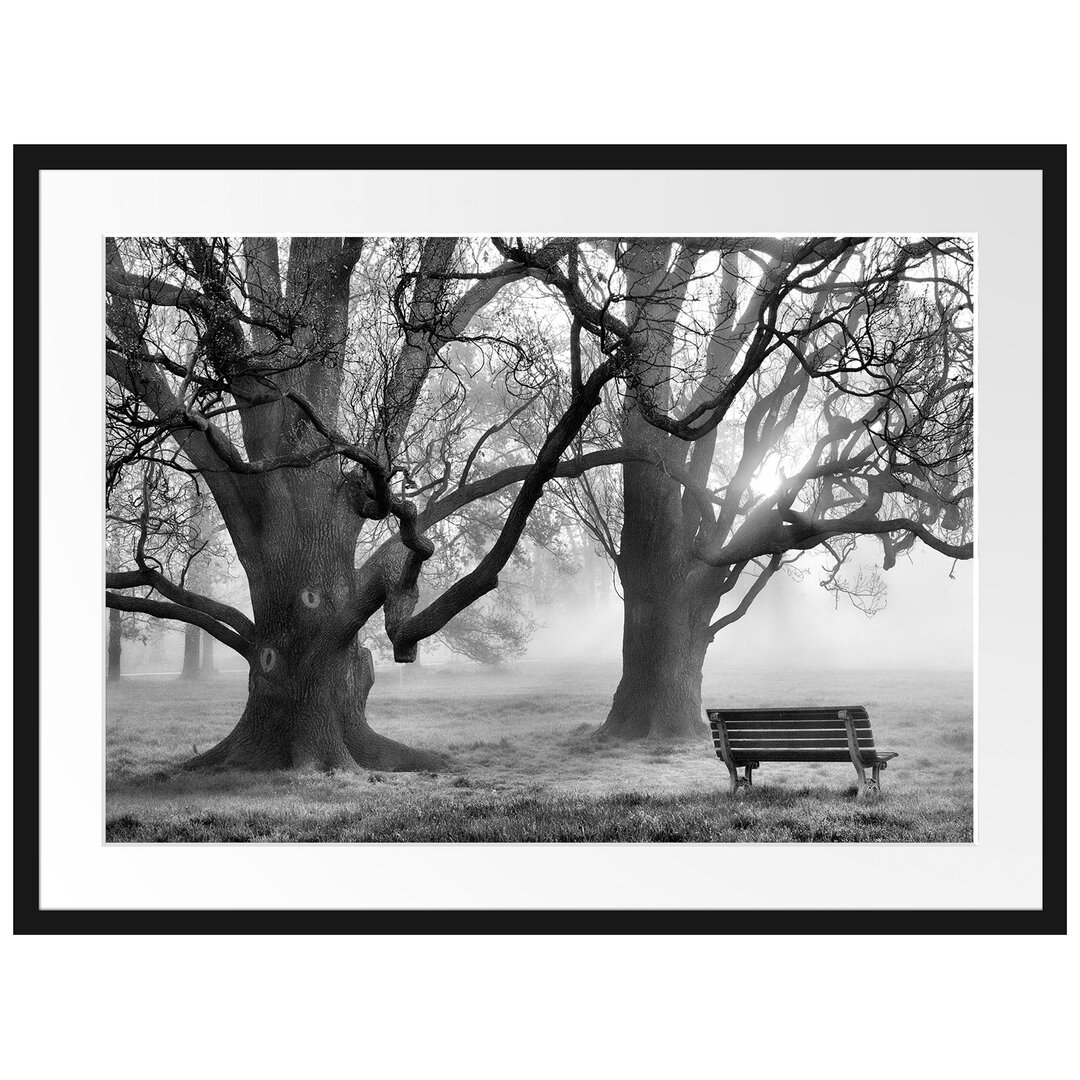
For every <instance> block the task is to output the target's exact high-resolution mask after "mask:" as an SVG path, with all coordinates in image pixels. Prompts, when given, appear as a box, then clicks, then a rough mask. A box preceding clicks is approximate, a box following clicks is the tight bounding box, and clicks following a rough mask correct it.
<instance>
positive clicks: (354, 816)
mask: <svg viewBox="0 0 1080 1080" xmlns="http://www.w3.org/2000/svg"><path fill="white" fill-rule="evenodd" d="M617 677H618V670H617V668H616V667H614V666H613V665H606V664H590V665H571V664H562V665H554V664H539V663H521V664H517V665H514V666H513V667H510V668H506V669H497V670H494V671H492V670H484V669H478V668H476V667H474V666H472V665H465V664H460V665H457V664H448V665H440V666H423V665H422V666H420V667H416V668H406V669H400V668H387V669H380V671H379V673H378V678H377V681H376V684H375V689H374V690H373V691H372V695H371V699H370V701H369V713H370V716H371V718H372V724H373V726H375V727H376V728H377V730H379V731H382V732H384V733H385V734H387V735H390V736H392V737H394V738H397V739H401V740H403V741H405V742H409V743H412V744H413V745H424V746H428V747H430V748H433V749H437V750H443V751H445V752H447V753H448V754H449V755H450V757H451V759H452V765H451V766H450V768H449V770H448V771H447V772H443V773H437V774H436V773H421V774H406V773H357V774H349V775H345V774H341V775H325V774H321V773H284V772H282V773H275V774H270V775H255V774H242V773H224V774H216V775H214V774H209V775H202V774H192V773H183V772H180V771H178V765H179V764H180V763H181V762H182V761H183V760H184V759H185V758H186V757H189V756H190V755H191V752H192V747H193V744H197V746H198V748H199V749H200V750H205V749H206V748H207V747H208V746H210V745H211V744H212V743H213V742H214V741H216V740H217V739H219V738H220V737H221V736H222V735H224V734H226V732H227V731H228V730H229V728H230V727H231V726H232V724H233V723H234V722H235V720H236V718H237V716H239V714H240V711H241V709H242V708H243V701H244V697H245V693H246V679H244V678H243V677H240V676H236V675H221V676H219V677H217V678H216V679H215V680H213V681H212V682H210V683H208V684H204V685H198V686H191V685H190V684H187V683H181V682H179V681H177V680H176V679H175V678H174V677H168V676H166V677H152V676H131V677H126V678H125V679H123V680H122V681H121V682H120V684H119V685H118V686H115V687H110V689H109V693H108V700H107V729H106V838H107V839H108V840H109V841H143V842H145V841H167V842H190V841H299V842H306V841H344V842H353V841H496V842H498V841H558V842H562V841H579V842H580V841H612V840H615V841H665V842H675V841H691V842H693V841H723V842H746V841H755V842H775V841H782V842H807V841H811V842H832V841H839V842H847V841H899V842H966V841H970V840H971V839H972V821H973V814H972V805H973V798H972V710H971V680H970V676H963V675H956V674H952V673H941V672H926V671H918V672H907V673H905V672H891V673H890V672H852V673H847V674H844V675H837V674H836V673H819V672H813V671H803V672H797V673H791V672H782V673H779V674H778V673H777V672H776V671H773V670H768V671H765V670H764V669H762V670H758V671H749V670H746V669H741V670H740V671H739V672H722V671H713V672H710V673H709V674H708V675H707V677H706V680H705V698H706V700H707V701H708V702H710V703H712V702H714V701H715V702H723V703H725V704H728V705H730V706H733V707H738V706H740V705H744V706H750V705H756V704H791V705H795V704H815V703H818V704H865V705H866V706H867V708H868V709H869V711H870V715H871V717H872V718H873V722H874V730H875V734H876V736H877V741H878V744H879V745H880V746H881V747H882V749H886V750H895V751H898V752H899V754H900V757H899V758H898V759H897V760H896V761H894V762H892V763H891V767H890V768H889V769H888V770H887V771H886V772H885V773H883V776H882V779H883V782H884V785H883V786H884V788H885V794H884V796H883V797H881V798H880V799H877V800H875V801H873V802H867V803H858V802H856V801H855V798H854V793H855V788H854V783H853V781H854V771H853V770H852V769H851V768H850V766H844V765H838V764H808V765H800V764H767V763H766V764H763V765H762V767H761V769H760V770H758V771H757V772H756V773H755V774H754V780H755V787H754V789H753V790H752V791H751V792H750V793H749V794H748V795H747V796H745V797H743V798H740V799H739V800H732V799H731V798H730V797H729V796H728V794H727V772H726V770H725V769H724V768H723V766H722V765H721V763H720V762H719V761H718V760H717V759H716V757H715V755H714V754H713V752H712V747H711V744H710V743H709V742H708V741H707V740H705V739H703V740H702V741H700V742H697V741H695V742H693V743H690V744H686V745H677V746H661V745H657V744H653V743H650V742H642V743H636V744H618V743H612V742H606V741H601V740H597V739H595V738H592V736H591V733H592V731H593V730H595V728H596V727H597V726H598V725H599V724H600V722H601V721H602V720H603V718H604V715H605V712H606V708H607V706H608V704H609V702H610V698H611V692H612V690H613V688H614V685H615V681H616V679H617ZM766 688H767V689H766Z"/></svg>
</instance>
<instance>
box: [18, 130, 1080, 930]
mask: <svg viewBox="0 0 1080 1080" xmlns="http://www.w3.org/2000/svg"><path fill="white" fill-rule="evenodd" d="M290 149H291V148H289V147H283V146H277V147H274V146H267V147H252V146H245V147H190V146H186V147H167V146H161V147H145V146H144V147H115V146H114V147H104V146H101V147H21V148H18V149H17V153H16V213H17V223H18V236H17V242H18V248H19V253H20V267H21V269H22V273H21V274H20V276H19V279H18V281H17V289H18V303H19V304H20V306H21V307H24V308H26V307H28V308H30V309H31V310H34V309H36V310H37V311H38V312H39V320H38V322H37V324H35V323H34V322H33V320H26V321H25V322H20V323H19V324H18V325H17V327H16V333H17V336H18V341H17V344H18V346H19V354H20V355H24V356H37V357H39V361H38V365H37V366H36V367H35V366H34V365H32V364H30V363H27V364H25V365H22V366H18V367H17V369H16V371H17V378H18V379H19V380H20V389H21V391H22V395H23V396H24V397H27V396H33V397H34V398H35V399H36V400H37V403H38V416H37V430H36V432H35V433H34V434H35V435H36V437H37V438H38V439H39V440H40V445H41V448H42V451H41V456H40V459H39V460H38V461H37V462H36V465H37V474H36V475H33V476H31V475H27V476H25V477H23V478H22V479H21V484H22V486H23V487H24V489H25V490H24V491H22V492H21V497H22V498H23V500H24V501H26V500H30V501H36V504H37V505H38V506H39V508H40V517H39V521H40V530H39V533H38V535H37V536H36V537H33V536H31V535H30V533H29V532H27V533H26V535H24V536H21V537H20V543H21V544H22V545H23V546H24V547H25V548H26V551H25V555H26V556H27V560H28V559H29V557H30V556H31V555H33V559H34V561H35V564H36V565H37V567H38V571H39V573H38V575H37V581H36V582H35V584H34V586H33V587H35V588H38V589H39V592H38V594H37V595H36V596H35V597H34V600H33V602H32V603H29V604H27V605H25V610H28V611H29V610H35V611H37V612H38V618H39V620H40V635H34V634H30V633H29V632H28V633H27V634H26V635H25V637H24V638H23V639H22V640H21V641H20V646H19V647H20V649H22V650H24V651H25V652H26V657H25V661H24V662H25V664H27V665H29V664H31V663H34V664H36V665H38V666H39V670H40V683H39V685H40V698H39V701H38V709H37V716H38V721H39V722H38V729H37V730H36V731H35V730H33V729H32V728H31V727H30V726H29V725H27V726H26V727H25V728H21V729H19V730H18V731H17V732H16V740H17V755H18V757H19V759H20V760H25V761H26V763H27V765H26V768H25V769H24V770H21V771H20V772H19V774H18V777H17V782H18V784H19V785H20V790H19V792H18V793H17V806H18V807H19V819H18V829H19V831H18V840H19V846H18V856H19V859H18V867H17V879H16V886H17V895H18V903H17V919H18V928H19V929H21V930H24V931H37V932H49V931H53V932H76V931H78V932H86V931H91V932H94V931H108V932H116V931H118V930H119V931H121V932H124V931H141V932H145V931H153V930H154V929H155V928H163V926H164V923H163V919H164V918H165V917H166V916H167V918H168V920H169V930H170V932H176V931H178V930H181V931H186V932H262V931H266V930H281V931H286V932H329V931H333V930H339V929H348V928H349V925H350V920H351V919H352V918H353V913H354V912H355V911H357V910H363V911H368V912H371V913H377V916H378V919H379V926H380V928H381V929H387V930H393V929H396V928H398V927H403V928H404V927H407V928H408V929H409V930H410V931H412V930H413V929H414V927H413V924H412V922H411V921H409V920H407V918H406V916H407V914H408V913H410V912H412V911H416V910H422V911H427V912H432V913H437V919H432V920H429V921H427V922H426V923H425V925H426V926H429V927H430V928H431V929H436V928H437V929H438V930H440V931H443V932H445V931H448V930H449V931H455V932H456V931H459V930H460V931H475V930H488V929H499V928H514V927H515V926H521V925H522V923H523V920H520V919H515V918H514V917H513V916H514V915H515V914H523V913H526V912H527V913H528V929H529V931H530V932H534V931H547V930H558V931H560V932H567V931H570V932H581V931H587V932H595V931H597V930H603V931H618V930H626V929H628V928H631V927H634V928H639V927H640V925H641V921H642V918H643V915H646V914H647V913H651V912H661V911H665V912H666V911H694V912H717V913H733V912H738V913H739V917H740V926H741V927H742V928H743V929H744V930H758V931H767V932H783V930H784V927H785V926H786V925H790V926H791V927H792V928H795V927H797V928H798V931H799V932H801V933H805V932H806V926H807V923H806V921H805V920H788V921H785V920H779V921H778V920H777V918H776V913H788V914H797V913H807V912H811V911H812V912H813V913H814V919H813V922H812V924H811V925H812V926H813V928H814V929H815V930H817V931H819V932H835V931H837V930H841V929H842V930H858V929H863V930H866V929H870V928H871V927H873V928H879V927H880V926H881V925H882V917H883V915H884V914H885V913H887V915H888V921H889V929H890V930H891V931H895V932H919V933H926V932H950V933H963V932H979V933H985V932H1007V933H1016V932H1043V933H1046V932H1057V931H1061V930H1063V928H1064V886H1063V882H1062V880H1061V878H1060V876H1059V875H1058V874H1057V873H1056V872H1055V867H1059V866H1062V865H1063V853H1062V851H1061V848H1062V847H1063V845H1064V792H1063V790H1061V789H1060V788H1059V787H1057V786H1056V785H1055V784H1054V783H1052V782H1049V783H1044V782H1043V781H1044V776H1048V775H1050V774H1048V773H1047V772H1046V771H1045V767H1046V759H1045V758H1044V754H1045V753H1046V752H1047V750H1046V749H1045V747H1046V743H1045V742H1044V740H1043V728H1042V707H1041V696H1042V687H1043V678H1044V650H1043V643H1042V626H1043V608H1042V579H1041V526H1042V507H1041V502H1039V499H1040V498H1041V495H1040V493H1041V490H1042V487H1043V485H1044V484H1045V479H1044V478H1043V473H1042V470H1043V467H1044V464H1043V463H1044V461H1046V460H1050V461H1055V460H1060V458H1059V457H1058V456H1057V455H1055V454H1053V453H1049V454H1048V453H1045V450H1043V452H1041V453H1040V449H1041V448H1045V444H1046V438H1047V437H1048V436H1047V435H1046V434H1045V433H1044V432H1043V429H1042V425H1041V419H1040V418H1041V415H1042V402H1043V392H1044V391H1043V384H1042V358H1041V348H1042V346H1041V336H1040V329H1041V322H1040V318H1041V316H1040V313H1041V312H1043V311H1044V303H1045V301H1044V297H1043V293H1042V287H1041V286H1042V275H1043V272H1044V268H1045V267H1046V260H1047V258H1048V255H1047V250H1048V245H1047V244H1046V243H1045V237H1046V233H1047V227H1048V223H1052V222H1054V221H1056V220H1057V219H1058V218H1059V217H1061V216H1063V215H1064V168H1065V167H1064V149H1063V148H1060V147H1005V146H1001V147H994V146H989V147H970V146H968V147H955V148H951V147H941V146H934V147H929V146H927V147H920V146H877V147H874V146H861V147H835V146H831V147H826V146H786V147H754V148H748V147H718V146H683V147H677V146H669V147H656V146H650V147H645V146H626V147H610V146H609V147H602V148H600V147H597V148H588V147H551V146H546V147H528V146H522V147H505V146H504V147H497V148H496V147H481V146H460V147H437V148H436V147H421V146H414V147H304V148H303V165H304V167H303V168H296V167H295V164H294V162H295V158H296V156H297V155H295V154H290V152H289V151H290ZM751 149H752V153H751ZM283 161H288V162H289V163H290V164H289V167H288V168H283V167H282V162H283ZM181 162H182V166H179V165H178V163H181ZM751 163H752V167H749V166H750V165H751ZM1018 310H1022V311H1023V312H1024V313H1025V317H1024V319H1022V320H1020V319H1017V318H1016V317H1015V312H1016V311H1018ZM1036 324H1039V325H1036ZM76 356H85V357H93V358H94V360H93V362H91V361H90V360H89V359H88V360H87V361H86V362H85V363H79V362H77V361H76V360H75V359H74V358H75V357H76ZM32 373H33V374H32ZM46 409H47V412H46ZM103 413H104V419H105V423H104V424H103V423H102V418H103ZM1018 416H1020V417H1023V426H1022V430H1018V426H1017V419H1016V418H1017V417H1018ZM46 417H47V420H46ZM58 426H59V428H60V430H61V431H62V432H63V436H62V437H60V438H54V437H49V434H48V432H49V430H50V429H56V428H57V427H58ZM27 434H28V436H29V435H30V434H31V433H30V432H28V433H27ZM1049 437H1052V435H1051V436H1049ZM1018 440H1022V441H1023V443H1024V444H1025V446H1026V447H1027V448H1028V449H1027V450H1026V452H1025V453H1024V454H1022V455H1021V454H1018V453H1017V452H1016V447H1017V441H1018ZM73 449H76V450H77V452H75V453H73V452H72V451H73ZM1019 490H1023V491H1024V492H1025V493H1026V494H1025V497H1024V514H1025V537H1026V539H1025V571H1024V573H1023V575H1022V576H1020V577H1018V575H1017V574H1016V569H1015V558H1016V556H1015V524H1014V522H1015V516H1016V512H1017V506H1016V492H1017V491H1019ZM1036 505H1037V509H1036ZM76 525H77V526H78V527H77V528H76ZM354 526H355V527H354ZM84 533H85V534H86V536H87V537H88V539H86V541H85V542H83V541H82V540H79V541H77V542H75V540H74V538H75V537H82V536H83V534H84ZM31 548H32V550H31ZM60 566H62V567H64V572H63V573H62V574H60V573H57V572H56V568H57V567H60ZM890 575H891V576H890ZM103 578H104V582H103ZM29 582H30V575H29V574H28V575H27V576H26V577H25V579H23V580H20V582H19V587H20V588H27V589H29V588H30V587H31V586H30V584H29ZM103 584H104V585H105V590H104V591H105V606H104V608H103V605H102V585H103ZM822 586H823V587H822ZM991 599H992V602H991ZM106 610H107V612H108V614H107V615H106V613H105V612H106ZM762 613H764V614H762ZM691 616H692V617H691ZM871 616H872V618H870V617H871ZM163 624H169V626H171V629H169V628H165V629H163ZM76 642H79V643H80V644H79V645H78V647H76V645H75V643H76ZM88 642H89V643H90V644H86V643H88ZM155 650H156V651H155ZM31 652H34V653H35V655H34V656H31V655H30V654H31ZM125 657H126V659H125ZM417 660H419V663H417ZM1051 670H1053V669H1051ZM200 676H201V678H200ZM91 687H93V688H94V690H95V691H96V690H99V689H100V690H101V694H100V695H99V694H97V693H96V692H91V690H90V688H91ZM87 714H89V715H87ZM706 716H707V717H708V720H709V724H708V725H707V724H706V719H705V718H706ZM79 717H81V718H82V719H83V722H81V723H76V719H77V718H79ZM95 720H98V722H97V723H95V722H94V721H95ZM852 766H854V769H852ZM1018 796H1019V797H1018ZM35 810H36V813H34V811H35ZM240 841H260V843H256V844H249V843H240ZM311 841H316V843H314V844H312V843H311ZM833 841H836V842H833ZM313 911H317V912H318V913H319V919H318V920H317V922H316V923H312V922H311V921H310V920H309V919H308V918H307V915H308V914H309V913H310V912H313ZM493 916H498V918H497V919H494V918H493ZM666 925H668V926H670V925H671V924H670V922H667V923H666Z"/></svg>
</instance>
